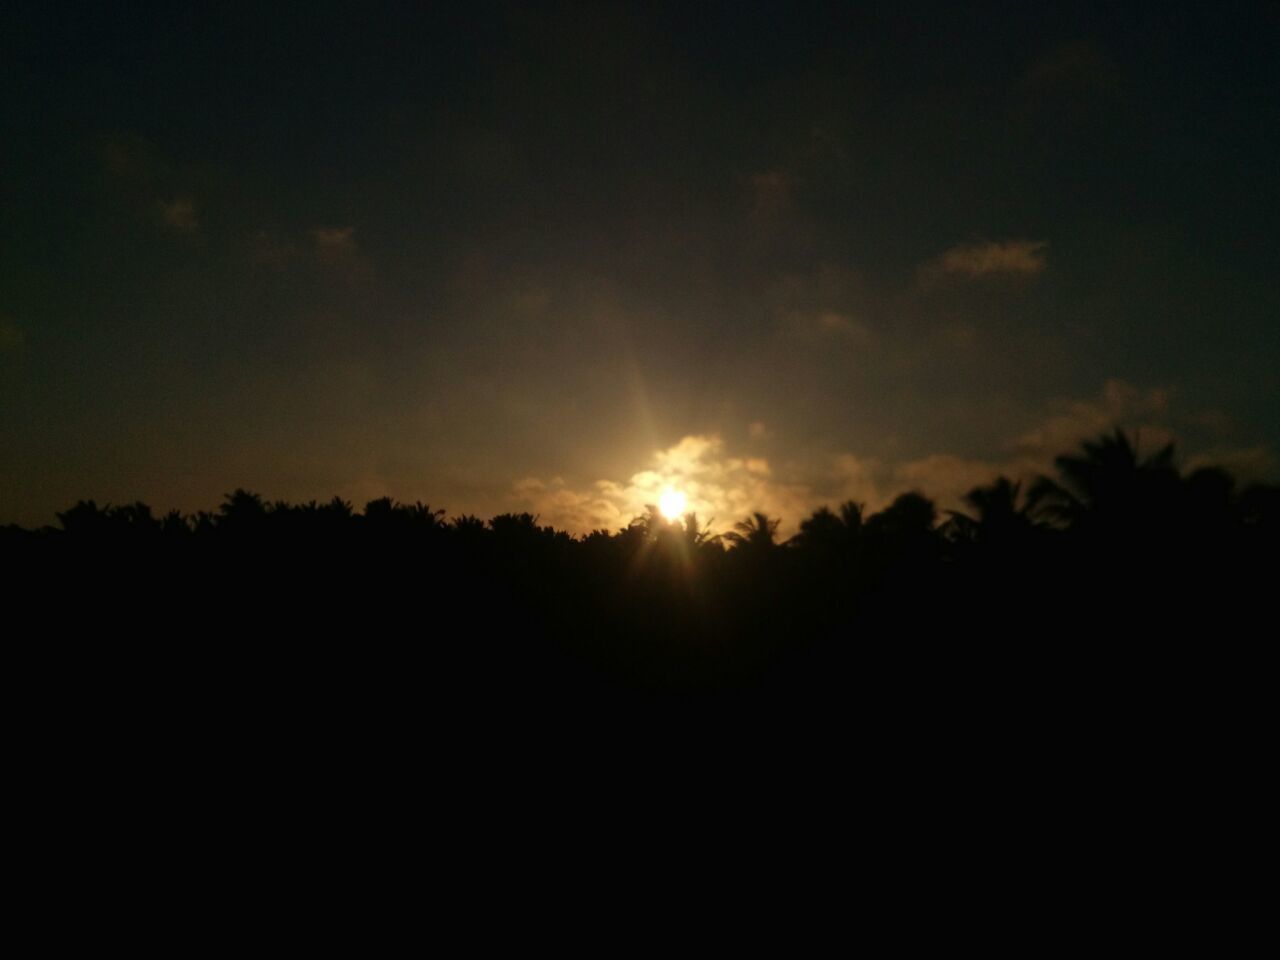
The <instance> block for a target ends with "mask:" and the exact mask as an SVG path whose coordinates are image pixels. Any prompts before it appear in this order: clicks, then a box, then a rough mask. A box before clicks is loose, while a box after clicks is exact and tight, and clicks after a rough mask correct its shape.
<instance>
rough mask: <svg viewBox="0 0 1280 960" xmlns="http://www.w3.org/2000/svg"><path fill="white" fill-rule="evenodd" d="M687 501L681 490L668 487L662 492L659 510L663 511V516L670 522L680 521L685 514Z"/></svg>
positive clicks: (659, 499)
mask: <svg viewBox="0 0 1280 960" xmlns="http://www.w3.org/2000/svg"><path fill="white" fill-rule="evenodd" d="M686 502H687V499H686V497H685V495H684V494H683V493H681V492H680V491H679V490H673V489H672V488H671V487H667V489H666V490H664V491H662V496H661V497H659V498H658V509H659V510H661V511H662V515H663V516H664V517H666V518H667V519H668V520H678V519H680V517H681V516H683V514H684V507H685V503H686Z"/></svg>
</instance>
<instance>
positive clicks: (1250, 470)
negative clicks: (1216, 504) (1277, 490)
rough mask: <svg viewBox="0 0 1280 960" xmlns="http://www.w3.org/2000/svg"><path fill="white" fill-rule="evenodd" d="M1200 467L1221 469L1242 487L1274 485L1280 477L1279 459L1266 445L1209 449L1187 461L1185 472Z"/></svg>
mask: <svg viewBox="0 0 1280 960" xmlns="http://www.w3.org/2000/svg"><path fill="white" fill-rule="evenodd" d="M1201 467H1222V468H1223V469H1225V470H1226V471H1227V472H1228V473H1230V474H1231V475H1232V476H1233V477H1235V478H1236V480H1237V481H1238V482H1239V483H1240V484H1241V485H1242V486H1247V485H1248V484H1251V483H1275V482H1276V478H1277V476H1278V475H1280V459H1278V458H1277V457H1276V455H1275V451H1273V450H1272V449H1271V448H1270V447H1268V446H1267V445H1266V444H1258V445H1257V446H1252V447H1227V446H1216V447H1211V448H1209V449H1208V450H1206V451H1205V452H1204V453H1202V454H1199V455H1197V456H1194V457H1192V458H1191V459H1190V460H1188V461H1187V466H1186V469H1187V472H1191V471H1193V470H1198V469H1200V468H1201Z"/></svg>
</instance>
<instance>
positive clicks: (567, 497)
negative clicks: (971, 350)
mask: <svg viewBox="0 0 1280 960" xmlns="http://www.w3.org/2000/svg"><path fill="white" fill-rule="evenodd" d="M1172 401H1173V393H1172V391H1170V390H1168V389H1164V388H1159V387H1154V388H1141V387H1138V386H1135V385H1134V384H1131V383H1128V382H1126V381H1124V380H1119V379H1112V380H1108V381H1107V382H1106V383H1105V384H1104V385H1103V387H1102V389H1101V390H1100V391H1099V393H1098V395H1097V396H1095V397H1093V398H1091V399H1087V400H1062V401H1058V402H1056V403H1054V404H1051V405H1050V409H1049V410H1048V411H1047V413H1046V414H1045V415H1044V416H1042V417H1041V418H1040V420H1039V421H1038V422H1037V423H1035V425H1034V426H1033V427H1032V428H1031V429H1029V430H1026V431H1024V432H1023V433H1022V434H1021V435H1019V436H1016V437H1014V438H1012V439H1010V440H1009V441H1008V442H1006V443H1005V444H1004V445H1003V455H1000V454H997V455H996V456H994V457H991V458H983V457H964V456H959V455H956V454H953V453H949V452H945V451H940V452H934V453H929V454H926V455H925V456H921V457H915V458H912V459H907V460H902V461H899V462H896V463H893V462H885V461H884V460H881V459H879V458H876V457H866V456H861V455H858V454H855V453H852V452H841V453H838V454H836V455H834V456H827V457H819V458H816V459H809V460H795V461H785V462H775V461H770V460H768V459H766V458H764V457H758V456H747V455H743V454H739V453H737V452H735V451H732V450H730V449H729V448H728V446H727V445H726V443H725V441H724V440H723V439H722V438H721V437H720V435H719V434H715V433H706V434H690V435H688V436H685V437H682V438H681V439H680V440H679V441H678V442H677V443H674V444H672V445H671V446H669V447H666V448H665V449H662V450H655V451H653V452H652V453H651V454H650V456H649V458H648V460H647V462H646V463H645V464H644V468H643V469H641V470H639V471H637V472H636V473H634V474H632V475H631V476H630V477H629V478H628V479H627V480H625V481H618V480H609V479H601V480H597V481H595V482H594V483H590V484H586V485H584V486H575V485H573V484H571V483H569V482H567V481H565V480H564V479H562V478H558V477H557V478H555V479H553V480H542V479H539V478H537V477H526V478H524V479H522V480H520V481H518V482H517V483H515V484H514V485H513V486H512V488H511V490H510V493H509V501H510V502H511V503H512V504H513V505H514V506H515V507H516V509H521V510H529V511H531V512H533V513H537V514H539V515H540V516H541V518H542V522H544V523H550V524H552V525H553V526H556V527H559V528H561V529H565V530H568V531H569V532H571V533H576V534H581V533H587V532H589V531H591V530H593V529H599V528H603V529H607V530H616V529H618V528H620V527H622V526H625V525H626V524H627V523H628V522H629V521H630V520H631V519H632V518H634V517H637V516H640V515H641V514H643V513H644V510H645V506H646V504H656V503H658V500H659V498H660V497H661V495H662V493H663V492H664V491H665V490H667V489H668V488H674V489H676V490H679V491H681V492H682V493H684V494H685V496H686V497H687V498H688V509H690V510H692V511H695V512H696V513H697V514H698V516H699V518H700V519H701V520H703V521H704V522H706V521H712V522H711V529H712V530H713V531H715V532H720V533H722V532H725V531H726V530H729V529H732V527H733V524H734V523H736V522H737V521H739V520H742V519H744V518H745V517H747V516H748V515H750V514H751V513H752V512H754V511H756V510H760V511H763V512H764V513H765V514H767V515H768V516H770V517H778V518H781V520H782V524H781V526H780V528H779V533H780V535H781V536H782V537H784V538H785V537H788V536H790V535H792V534H794V533H795V532H796V530H797V529H798V528H799V524H800V521H801V520H803V519H804V518H805V517H807V516H808V515H809V514H811V513H812V512H813V511H814V510H816V509H817V508H818V507H821V506H823V505H827V506H835V505H837V504H840V503H843V502H844V501H846V500H853V501H855V502H857V503H861V504H863V505H864V506H865V508H866V510H867V511H868V512H869V513H870V512H875V511H877V510H881V509H883V508H884V507H886V506H888V505H889V504H890V503H891V502H892V501H893V499H894V498H895V497H897V496H898V495H899V494H902V493H906V492H908V491H911V490H917V491H920V492H921V493H923V494H925V495H926V496H928V497H930V498H932V499H933V500H934V501H935V502H936V504H937V506H938V509H939V510H940V511H946V510H955V509H963V508H964V496H965V494H967V493H968V492H969V491H970V490H972V489H973V488H974V487H978V486H984V485H986V484H989V483H991V482H992V481H993V480H995V479H996V477H998V476H1000V475H1004V476H1007V477H1009V478H1010V479H1013V480H1017V481H1022V482H1023V483H1024V489H1025V487H1026V485H1028V484H1029V482H1030V481H1031V480H1032V479H1033V478H1034V477H1035V476H1036V475H1038V474H1048V475H1053V474H1054V458H1055V457H1057V456H1060V455H1062V454H1064V453H1069V452H1072V451H1076V450H1078V449H1079V446H1080V443H1081V441H1084V440H1090V439H1094V438H1096V437H1098V436H1099V435H1101V434H1103V433H1107V432H1109V431H1111V430H1113V429H1115V428H1116V427H1120V428H1121V429H1124V430H1125V431H1126V432H1127V433H1128V434H1129V436H1130V437H1132V438H1135V439H1136V440H1137V441H1138V443H1139V444H1140V449H1139V453H1140V455H1141V456H1148V455H1150V454H1152V453H1155V452H1156V451H1157V450H1158V449H1160V448H1161V447H1163V446H1164V445H1165V444H1166V443H1170V442H1173V440H1174V439H1175V436H1176V434H1175V431H1174V427H1173V424H1174V422H1175V421H1174V418H1173V416H1172V409H1171V408H1172ZM757 427H759V429H758V430H757V429H756V428H757ZM748 433H749V434H750V436H751V438H752V439H760V438H761V437H763V436H764V435H765V434H766V431H765V429H764V424H762V423H757V424H752V425H750V427H749V428H748ZM997 449H999V448H997ZM1208 463H1215V464H1221V465H1223V466H1226V467H1227V468H1228V469H1229V470H1231V471H1232V472H1233V473H1235V474H1236V475H1237V476H1239V477H1240V478H1241V479H1242V480H1248V479H1255V478H1258V479H1260V478H1265V477H1267V476H1271V475H1273V474H1274V472H1275V470H1276V466H1277V460H1276V457H1275V456H1274V454H1273V453H1272V452H1271V451H1270V450H1269V449H1268V448H1266V447H1249V448H1245V447H1240V448H1225V447H1220V448H1216V449H1213V450H1209V451H1207V455H1206V456H1204V457H1195V458H1193V459H1192V460H1190V461H1189V462H1188V464H1187V468H1188V469H1192V468H1194V467H1195V466H1200V465H1205V464H1208Z"/></svg>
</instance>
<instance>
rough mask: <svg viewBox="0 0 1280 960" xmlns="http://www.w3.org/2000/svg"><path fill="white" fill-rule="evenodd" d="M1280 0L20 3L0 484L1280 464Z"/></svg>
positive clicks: (68, 501) (721, 522)
mask: <svg viewBox="0 0 1280 960" xmlns="http://www.w3.org/2000/svg"><path fill="white" fill-rule="evenodd" d="M1278 51H1280V5H1278V4H1276V3H1243V4H1233V3H1222V4H1180V3H1170V2H1164V3H1152V4H1139V3H1131V4H1113V3H1109V4H1096V5H1095V4H1089V3H1071V4H1047V3H1046V4H1027V3H1019V4H970V5H961V4H924V3H920V4H912V3H893V4H874V3H873V4H856V3H841V4H806V3H795V2H793V3H785V4H783V3H778V4H757V3H749V2H741V0H740V2H735V3H697V2H690V0H685V2H681V3H662V2H645V3H607V2H601V3H590V4H558V3H536V4H535V3H525V4H513V3H493V4H486V3H473V2H469V3H439V4H413V3H395V4H390V3H376V2H374V3H359V4H355V3H351V4H338V3H329V2H312V3H308V4H306V5H303V6H298V5H284V4H279V5H274V4H261V3H255V4H247V5H240V4H233V3H225V4H185V3H180V2H168V3H163V4H151V3H146V2H134V3H130V4H110V5H107V4H72V3H55V2H43V3H39V4H27V3H22V2H12V3H6V4H5V5H4V8H3V10H2V11H0V523H19V524H22V525H24V526H39V525H42V524H46V523H54V522H55V512H56V511H59V510H64V509H66V508H67V507H69V506H71V505H72V504H74V503H75V502H76V501H77V500H80V499H90V498H92V499H95V500H96V501H97V502H98V503H100V504H102V503H127V502H133V501H136V500H142V501H144V502H146V503H149V504H151V506H152V507H153V508H155V509H157V510H160V511H167V510H168V509H170V508H178V509H181V510H183V511H186V512H191V511H195V510H197V509H213V508H215V507H216V506H217V504H218V503H220V502H221V500H222V498H223V496H224V494H226V493H228V492H230V491H232V490H234V489H236V488H238V487H244V488H247V489H250V490H253V491H256V492H258V493H260V494H262V495H263V496H264V497H265V498H266V499H268V500H271V501H274V500H289V501H295V502H296V501H307V500H311V499H317V500H328V499H329V498H331V497H332V496H334V495H338V496H341V497H343V498H344V499H348V500H351V501H353V502H354V503H355V504H356V506H357V508H359V507H360V506H361V505H363V503H364V502H365V501H366V500H369V499H373V498H375V497H379V496H383V495H389V496H391V497H393V498H395V499H397V500H400V501H405V502H413V501H419V500H420V501H422V502H425V503H428V504H430V505H431V506H432V507H433V508H436V507H441V508H444V509H446V510H447V511H448V512H449V513H450V515H458V514H462V513H473V514H477V515H479V516H482V517H488V516H492V515H494V514H496V513H501V512H506V511H517V512H518V511H522V510H528V511H530V512H532V513H536V514H538V515H539V517H540V518H541V519H542V521H543V522H545V523H552V524H554V525H556V526H559V527H562V528H565V529H569V530H570V531H571V532H575V533H582V532H586V531H588V530H591V529H594V528H598V527H603V528H605V529H616V528H618V527H620V526H622V525H625V524H626V523H627V522H628V521H629V520H630V519H631V517H633V516H635V515H636V514H638V513H639V512H641V511H642V509H643V506H644V504H645V503H655V502H657V498H658V497H659V496H660V495H661V493H662V492H663V490H665V489H667V488H669V487H671V488H679V489H680V490H681V491H682V492H685V493H687V495H688V498H689V506H690V508H691V509H696V510H697V511H698V513H699V515H700V517H702V518H703V519H707V518H714V520H715V525H716V526H717V527H719V528H721V529H723V528H726V527H728V526H731V525H732V523H733V522H734V521H736V520H739V519H742V518H743V517H745V516H746V515H747V514H748V513H750V512H751V511H753V510H757V509H759V510H764V511H765V512H767V513H768V514H770V515H771V516H780V517H782V518H783V521H784V531H785V530H786V529H794V527H795V524H797V523H798V522H799V520H800V519H802V517H803V516H804V515H805V514H806V513H807V512H809V511H811V510H812V509H814V508H815V507H817V506H818V505H820V504H823V503H829V504H833V505H834V504H836V503H839V502H841V501H843V500H846V499H855V500H858V501H860V502H864V503H866V504H868V506H869V507H870V508H875V507H877V506H882V505H884V504H885V503H887V502H888V501H889V500H890V499H891V498H892V497H893V496H894V495H895V494H896V493H900V492H902V491H904V490H908V489H919V490H922V491H923V492H925V493H927V494H929V495H930V496H933V497H936V498H937V499H938V500H939V503H940V504H941V505H942V506H950V505H958V503H959V497H960V496H961V495H962V494H963V493H964V492H965V491H966V490H967V489H969V488H971V487H972V486H974V485H977V484H979V483H983V482H987V481H988V480H990V479H991V478H992V477H994V476H995V475H996V474H997V473H1000V472H1005V473H1009V474H1010V475H1015V476H1029V475H1032V474H1034V473H1035V472H1038V471H1049V470H1051V469H1052V458H1053V456H1054V455H1056V454H1060V453H1064V452H1067V451H1068V450H1070V449H1072V447H1073V446H1074V445H1075V444H1077V443H1078V442H1079V441H1080V440H1081V439H1083V438H1086V437H1090V436H1096V435H1097V434H1098V433H1100V432H1102V431H1104V430H1107V429H1109V428H1111V427H1113V426H1121V427H1124V428H1125V429H1128V430H1130V431H1137V432H1138V436H1139V438H1140V443H1141V448H1142V449H1143V450H1145V451H1150V452H1154V451H1155V449H1156V448H1157V446H1158V445H1160V444H1162V443H1165V442H1176V443H1177V445H1178V450H1179V453H1180V463H1181V464H1182V465H1183V466H1184V467H1186V468H1191V467H1194V466H1195V465H1197V464H1202V463H1206V462H1217V463H1222V464H1224V465H1226V466H1228V467H1229V468H1230V469H1232V470H1233V471H1234V472H1235V473H1236V474H1237V475H1238V476H1240V477H1241V478H1242V479H1244V480H1271V481H1275V480H1276V479H1277V478H1278V477H1280V470H1278V460H1277V450H1280V403H1278V402H1277V399H1278V397H1277V393H1278V392H1280V391H1278V390H1277V384H1278V382H1280V378H1277V375H1276V372H1275V371H1276V370H1278V369H1280V332H1278V331H1280V326H1278V321H1280V283H1278V282H1277V278H1278V277H1280V243H1278V242H1277V239H1276V236H1275V231H1276V223H1277V219H1278V217H1280V173H1277V170H1278V169H1280V166H1278V165H1277V161H1276V157H1277V156H1280V53H1278Z"/></svg>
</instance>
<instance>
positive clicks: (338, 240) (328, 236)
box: [311, 227, 356, 256]
mask: <svg viewBox="0 0 1280 960" xmlns="http://www.w3.org/2000/svg"><path fill="white" fill-rule="evenodd" d="M355 232H356V231H355V227H317V228H316V229H314V230H312V231H311V237H312V239H313V240H315V244H316V251H317V252H318V253H319V254H320V255H321V256H325V255H330V256H334V255H337V256H340V255H343V254H347V253H354V252H355V250H356V240H355Z"/></svg>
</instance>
